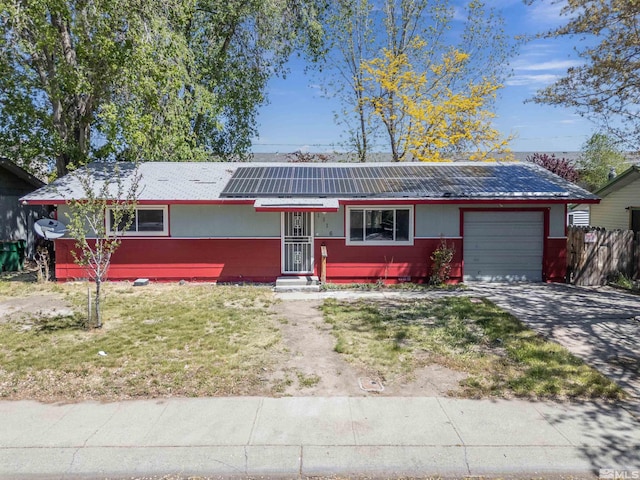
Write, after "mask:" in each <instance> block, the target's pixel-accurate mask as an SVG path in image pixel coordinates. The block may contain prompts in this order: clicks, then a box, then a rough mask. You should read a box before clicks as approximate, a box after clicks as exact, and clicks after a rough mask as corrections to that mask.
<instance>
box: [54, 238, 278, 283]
mask: <svg viewBox="0 0 640 480" xmlns="http://www.w3.org/2000/svg"><path fill="white" fill-rule="evenodd" d="M71 248H73V241H72V240H56V278H58V279H59V280H72V279H75V278H86V277H87V274H86V273H85V272H84V271H83V269H82V268H80V267H78V266H77V265H75V264H74V263H73V257H72V256H71ZM279 275H280V239H247V240H244V239H229V240H226V239H216V240H210V239H174V238H172V239H148V238H147V239H142V238H135V239H134V238H131V239H130V238H125V239H124V240H123V241H122V244H121V245H120V248H118V250H117V251H116V252H115V254H114V255H113V258H112V260H111V267H110V268H109V278H110V279H112V280H132V279H136V278H149V279H152V280H182V279H184V280H218V281H223V282H224V281H228V282H235V281H255V282H273V281H275V279H276V278H277V277H278V276H279Z"/></svg>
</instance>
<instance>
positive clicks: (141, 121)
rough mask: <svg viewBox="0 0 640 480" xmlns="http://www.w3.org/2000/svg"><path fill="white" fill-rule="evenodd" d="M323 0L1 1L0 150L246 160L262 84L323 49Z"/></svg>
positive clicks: (24, 157)
mask: <svg viewBox="0 0 640 480" xmlns="http://www.w3.org/2000/svg"><path fill="white" fill-rule="evenodd" d="M323 6H324V1H323V0H283V1H278V2H264V1H261V0H250V1H242V0H175V1H170V2H139V1H136V0H93V1H91V2H86V1H84V0H38V1H31V0H0V148H1V149H2V150H3V151H4V152H10V153H11V155H12V156H13V157H15V158H18V159H20V160H21V163H22V165H23V166H25V167H26V168H28V169H30V170H32V171H33V170H37V168H36V165H35V164H34V166H33V168H32V167H31V163H32V162H31V160H30V159H36V160H37V162H39V164H41V163H52V164H55V170H56V171H57V174H58V176H61V175H63V174H65V173H67V172H68V171H70V170H72V169H73V168H74V166H77V165H82V164H85V163H86V162H87V161H90V160H94V159H105V158H107V159H111V160H113V159H116V158H117V159H124V160H137V159H143V160H145V161H149V160H175V159H179V160H204V159H209V158H211V156H212V155H221V156H223V157H226V158H229V157H232V156H237V155H242V154H244V153H245V152H246V150H247V148H248V145H249V143H250V139H251V137H252V136H253V135H254V133H255V130H256V123H255V115H256V108H257V106H259V105H260V104H262V103H264V102H265V87H266V83H267V81H268V79H269V78H270V77H271V76H273V75H274V74H277V73H282V72H283V70H284V64H285V62H286V60H287V58H288V57H289V54H290V53H291V52H292V51H294V50H296V49H299V50H304V51H306V52H308V53H309V54H310V55H313V54H316V53H318V52H319V50H320V45H321V40H322V27H321V23H320V22H319V20H318V18H319V16H320V15H321V12H322V8H323Z"/></svg>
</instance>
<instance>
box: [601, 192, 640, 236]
mask: <svg viewBox="0 0 640 480" xmlns="http://www.w3.org/2000/svg"><path fill="white" fill-rule="evenodd" d="M627 207H640V180H636V181H635V182H633V183H630V184H629V185H627V186H625V187H622V188H621V189H620V190H618V191H615V192H612V193H610V194H609V195H607V196H606V197H604V198H603V199H602V200H601V201H600V203H599V204H597V205H591V207H590V211H591V218H590V223H591V226H592V227H604V228H606V229H607V230H616V229H620V230H628V229H629V211H628V210H626V208H627Z"/></svg>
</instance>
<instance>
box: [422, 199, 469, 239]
mask: <svg viewBox="0 0 640 480" xmlns="http://www.w3.org/2000/svg"><path fill="white" fill-rule="evenodd" d="M415 216H416V226H415V236H416V237H418V238H420V237H424V238H439V237H459V236H460V207H459V206H457V205H416V211H415Z"/></svg>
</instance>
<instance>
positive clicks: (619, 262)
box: [567, 227, 640, 285]
mask: <svg viewBox="0 0 640 480" xmlns="http://www.w3.org/2000/svg"><path fill="white" fill-rule="evenodd" d="M621 273H622V274H624V275H625V276H626V277H627V278H638V277H639V276H640V233H639V234H635V235H634V233H633V231H631V230H612V231H606V230H604V229H599V228H588V227H587V228H585V227H569V228H568V231H567V277H568V280H569V282H570V283H573V284H575V285H604V284H605V283H607V281H609V280H612V279H615V277H616V276H617V275H619V274H621Z"/></svg>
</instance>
